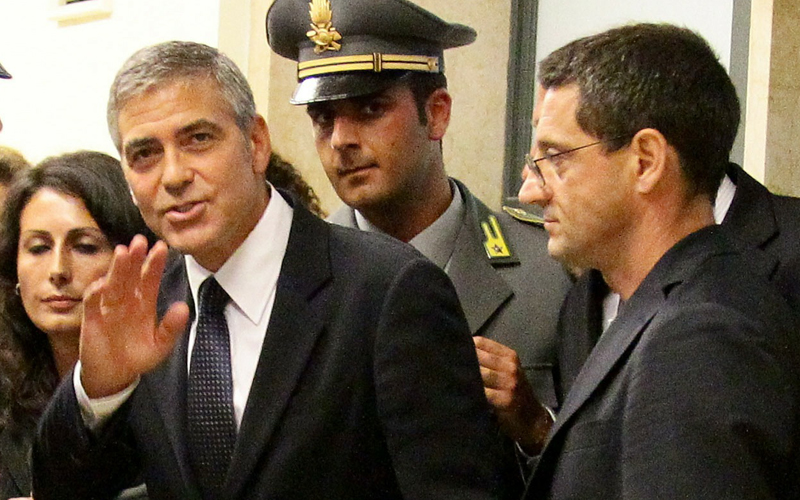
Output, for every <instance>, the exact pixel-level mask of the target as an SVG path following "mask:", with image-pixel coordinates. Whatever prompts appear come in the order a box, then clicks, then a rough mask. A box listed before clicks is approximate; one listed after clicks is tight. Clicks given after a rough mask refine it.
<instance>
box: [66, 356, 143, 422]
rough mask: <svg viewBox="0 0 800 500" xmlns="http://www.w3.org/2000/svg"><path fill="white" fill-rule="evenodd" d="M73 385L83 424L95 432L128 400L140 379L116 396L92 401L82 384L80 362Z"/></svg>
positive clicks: (73, 377)
mask: <svg viewBox="0 0 800 500" xmlns="http://www.w3.org/2000/svg"><path fill="white" fill-rule="evenodd" d="M72 385H73V386H74V387H75V396H76V397H77V398H78V406H79V407H80V410H81V417H82V418H83V424H84V425H85V426H86V428H87V429H89V430H90V431H95V430H97V429H98V428H99V427H100V426H101V425H103V424H104V423H105V422H107V421H108V419H109V418H110V417H111V415H113V414H114V412H115V411H117V409H119V407H120V406H122V404H123V403H125V401H127V400H128V398H129V397H130V396H131V394H132V393H133V391H134V389H136V387H137V386H138V385H139V379H138V378H137V379H136V380H135V381H134V382H133V383H132V384H131V385H129V386H128V387H126V388H125V389H123V390H121V391H120V392H118V393H116V394H112V395H111V396H106V397H104V398H96V399H91V398H89V396H88V395H87V394H86V390H85V389H84V388H83V384H81V362H80V360H79V361H78V363H77V364H76V365H75V371H74V372H73V376H72Z"/></svg>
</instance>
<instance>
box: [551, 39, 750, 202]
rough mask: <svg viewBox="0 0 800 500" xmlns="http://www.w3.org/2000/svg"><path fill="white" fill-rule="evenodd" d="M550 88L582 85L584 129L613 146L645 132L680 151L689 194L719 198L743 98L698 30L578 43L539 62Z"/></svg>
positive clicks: (579, 118) (579, 111) (579, 114)
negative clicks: (659, 136) (648, 130)
mask: <svg viewBox="0 0 800 500" xmlns="http://www.w3.org/2000/svg"><path fill="white" fill-rule="evenodd" d="M538 78H539V83H541V85H542V86H543V87H544V88H545V89H550V88H559V87H563V86H566V85H570V84H573V83H575V84H577V86H578V89H579V92H580V97H579V99H580V102H579V103H578V109H577V111H576V115H577V116H576V119H577V122H578V125H580V127H581V128H582V129H583V130H584V131H585V132H587V133H588V134H590V135H592V136H594V137H596V138H598V139H599V140H603V141H610V140H611V139H613V138H615V137H624V138H625V139H622V140H619V141H611V142H608V143H607V145H606V148H607V150H608V151H617V150H619V149H621V148H622V147H624V146H626V145H627V144H629V143H630V140H631V139H632V138H633V136H634V135H635V134H636V133H637V132H638V131H639V130H642V129H644V128H653V129H656V130H658V131H659V132H661V133H662V134H663V135H664V137H665V138H666V140H667V142H668V143H669V144H670V145H671V146H672V147H674V148H675V150H676V151H677V153H678V155H679V158H680V163H681V169H682V171H683V175H684V178H685V179H686V181H687V183H686V184H687V195H688V196H690V197H691V196H695V195H698V194H708V195H709V196H710V197H711V199H712V200H713V199H714V196H715V194H716V191H717V188H718V187H719V183H720V182H721V180H722V177H723V175H724V172H725V168H726V166H727V163H728V158H729V155H730V151H731V148H732V146H733V141H734V139H735V137H736V131H737V129H738V127H739V114H740V110H739V99H738V98H737V96H736V90H735V88H734V86H733V83H732V82H731V79H730V77H729V76H728V74H727V72H726V71H725V68H723V67H722V65H721V64H720V63H719V61H718V59H717V56H716V54H715V53H714V51H713V50H712V49H711V47H710V46H709V45H708V43H707V42H706V41H705V40H704V39H703V38H702V37H700V36H699V35H697V34H696V33H694V32H693V31H691V30H689V29H686V28H680V27H677V26H673V25H668V24H646V23H645V24H635V25H629V26H623V27H620V28H615V29H612V30H609V31H606V32H603V33H600V34H597V35H593V36H589V37H585V38H581V39H578V40H576V41H574V42H571V43H569V44H567V45H565V46H564V47H562V48H560V49H558V50H556V51H555V52H553V53H552V54H550V55H549V56H547V57H546V58H545V59H544V60H543V61H542V62H541V63H540V65H539V75H538Z"/></svg>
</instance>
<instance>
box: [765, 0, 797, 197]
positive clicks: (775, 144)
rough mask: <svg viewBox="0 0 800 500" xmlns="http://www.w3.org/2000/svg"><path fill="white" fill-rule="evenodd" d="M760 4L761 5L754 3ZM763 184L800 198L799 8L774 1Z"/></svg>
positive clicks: (782, 0)
mask: <svg viewBox="0 0 800 500" xmlns="http://www.w3.org/2000/svg"><path fill="white" fill-rule="evenodd" d="M754 3H760V2H754ZM772 40H773V43H772V47H771V57H770V59H769V60H770V78H769V98H768V101H767V103H768V115H767V117H768V125H767V131H766V132H767V134H766V137H767V141H766V163H765V169H764V170H765V176H764V180H765V184H766V185H767V187H769V188H770V189H771V190H773V191H775V192H780V193H783V194H790V195H794V196H800V120H798V117H800V78H798V77H799V76H800V6H798V3H797V0H774V2H773V9H772Z"/></svg>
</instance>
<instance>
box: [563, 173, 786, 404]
mask: <svg viewBox="0 0 800 500" xmlns="http://www.w3.org/2000/svg"><path fill="white" fill-rule="evenodd" d="M727 174H728V177H730V178H731V180H732V181H733V182H734V183H735V184H736V194H735V195H734V198H733V202H732V203H731V206H730V208H729V209H728V213H727V214H726V216H725V219H724V220H723V221H722V225H723V226H725V227H727V228H729V229H730V230H731V232H732V233H734V235H735V236H736V237H737V238H738V240H739V241H740V243H741V245H742V247H743V248H746V249H758V250H761V251H763V252H765V253H766V254H767V255H768V256H769V257H770V259H771V260H770V262H771V263H768V264H767V268H766V269H765V272H766V273H767V275H768V276H769V278H770V281H772V283H773V284H775V286H776V287H777V288H778V289H779V291H781V293H782V294H783V295H784V296H785V297H786V298H787V300H789V302H790V303H791V304H792V307H793V308H794V309H795V310H800V198H792V197H788V196H778V195H775V194H772V193H770V192H769V191H768V190H767V188H765V187H764V186H763V185H761V184H760V183H759V182H758V181H757V180H755V179H753V178H752V177H751V176H750V175H748V174H747V172H745V171H744V170H742V168H741V167H739V166H738V165H735V164H733V163H731V164H730V165H729V167H728V171H727ZM607 294H608V287H607V286H606V284H605V282H604V281H603V278H602V276H601V275H600V273H599V272H597V271H589V272H588V273H586V274H585V275H583V276H582V277H581V278H579V279H578V280H577V282H576V283H575V285H574V286H573V287H572V289H571V290H570V291H569V293H568V294H567V298H566V299H565V301H564V305H563V306H562V308H561V314H560V319H559V328H558V331H559V337H558V338H559V343H558V369H557V371H556V376H555V380H556V392H557V394H558V397H559V400H560V401H563V399H564V398H565V397H566V395H567V392H568V391H569V389H570V387H571V386H572V383H573V381H574V380H575V377H577V375H578V372H579V371H580V369H581V367H582V366H583V363H584V361H586V358H587V357H589V353H590V352H591V351H592V348H593V347H594V345H595V344H596V343H597V339H598V338H600V334H601V333H602V300H603V298H604V297H605V296H606V295H607Z"/></svg>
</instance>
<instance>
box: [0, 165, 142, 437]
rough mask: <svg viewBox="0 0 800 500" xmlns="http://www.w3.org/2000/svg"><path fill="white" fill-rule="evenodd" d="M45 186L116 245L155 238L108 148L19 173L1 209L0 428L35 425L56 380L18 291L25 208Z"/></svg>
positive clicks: (43, 338)
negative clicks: (75, 204)
mask: <svg viewBox="0 0 800 500" xmlns="http://www.w3.org/2000/svg"><path fill="white" fill-rule="evenodd" d="M44 188H50V189H53V190H55V191H58V192H60V193H64V194H67V195H70V196H74V197H76V198H79V199H80V200H81V201H83V203H84V205H85V206H86V209H87V210H88V211H89V214H90V215H91V216H92V218H93V219H94V220H95V222H97V225H98V226H99V227H100V230H101V231H102V232H103V234H104V235H105V236H106V238H108V240H109V242H110V243H111V244H112V245H117V244H128V243H130V240H131V239H132V238H133V237H134V236H135V235H136V234H143V235H145V236H146V237H147V238H148V240H149V242H150V243H154V242H155V236H154V235H153V233H151V232H150V230H149V229H148V228H147V226H146V225H145V223H144V221H143V220H142V217H141V215H140V214H139V210H138V209H137V208H136V206H135V205H134V204H133V200H132V199H131V194H130V192H129V191H128V185H127V184H126V182H125V177H124V175H123V174H122V166H121V165H120V162H119V161H118V160H116V159H115V158H113V157H111V156H109V155H106V154H103V153H98V152H93V151H80V152H77V153H68V154H64V155H61V156H54V157H51V158H47V159H45V160H44V161H42V162H41V163H40V164H38V165H37V166H36V167H34V168H31V169H28V170H25V171H23V172H22V173H20V174H19V175H18V176H17V178H16V179H15V180H14V182H13V184H12V185H11V188H10V189H9V192H8V197H7V199H6V209H5V211H4V212H3V214H2V216H0V401H2V402H3V405H2V406H0V429H2V428H3V427H5V426H7V425H14V426H23V427H25V426H30V425H33V424H34V423H35V421H36V419H38V416H39V414H40V413H41V412H42V410H44V406H45V405H46V404H47V401H48V400H49V399H50V396H51V394H52V393H53V391H54V390H55V386H56V384H57V382H58V375H57V373H56V368H55V362H54V360H53V356H52V351H51V349H50V345H49V342H48V340H47V336H46V335H45V333H44V332H42V331H40V330H39V329H38V328H36V326H35V325H34V324H33V322H32V321H31V320H30V318H29V317H28V315H27V314H26V313H25V310H24V308H23V305H22V301H21V299H20V297H19V296H18V295H17V294H16V293H15V291H14V289H15V286H16V283H17V281H18V279H17V247H18V244H19V236H20V225H19V222H20V216H21V215H22V211H23V210H24V209H25V206H26V205H27V204H28V202H29V201H30V199H31V198H32V197H33V195H34V194H36V193H37V192H38V191H40V190H41V189H44Z"/></svg>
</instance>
